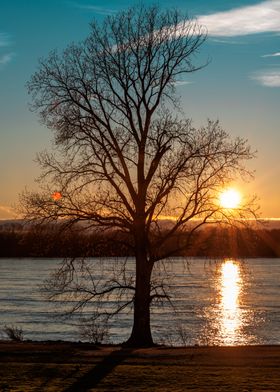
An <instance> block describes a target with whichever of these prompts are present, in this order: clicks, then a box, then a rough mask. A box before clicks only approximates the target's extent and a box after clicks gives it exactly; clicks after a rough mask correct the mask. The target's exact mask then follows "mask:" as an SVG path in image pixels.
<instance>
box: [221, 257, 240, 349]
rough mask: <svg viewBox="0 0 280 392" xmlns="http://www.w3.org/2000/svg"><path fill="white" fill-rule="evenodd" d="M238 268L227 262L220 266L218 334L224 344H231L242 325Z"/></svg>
mask: <svg viewBox="0 0 280 392" xmlns="http://www.w3.org/2000/svg"><path fill="white" fill-rule="evenodd" d="M242 283H243V282H242V276H241V274H240V266H239V265H238V264H236V263H234V262H233V261H232V260H227V261H226V262H225V263H223V264H222V266H221V274H220V296H221V302H220V312H221V313H220V314H221V318H220V320H219V321H220V328H219V332H220V335H221V338H222V339H223V340H224V342H225V344H233V343H234V342H235V340H236V337H237V334H238V331H239V329H240V326H241V325H242V321H243V320H242V313H241V311H240V307H239V296H240V294H241V290H242Z"/></svg>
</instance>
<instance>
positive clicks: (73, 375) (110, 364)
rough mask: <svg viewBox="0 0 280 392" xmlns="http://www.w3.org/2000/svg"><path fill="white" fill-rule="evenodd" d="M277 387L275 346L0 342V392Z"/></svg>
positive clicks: (279, 364) (279, 355)
mask: <svg viewBox="0 0 280 392" xmlns="http://www.w3.org/2000/svg"><path fill="white" fill-rule="evenodd" d="M109 390H114V391H185V390H188V391H280V346H246V347H187V348H166V347H156V348H149V349H131V348H122V347H120V346H103V347H95V346H93V345H90V344H79V343H76V344H75V343H57V342H53V343H34V342H23V343H10V342H1V343H0V391H1V392H20V391H24V392H28V391H32V392H33V391H34V392H35V391H38V392H39V391H55V392H60V391H61V392H62V391H63V392H73V391H79V392H82V391H109Z"/></svg>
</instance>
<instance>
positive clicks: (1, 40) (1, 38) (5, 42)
mask: <svg viewBox="0 0 280 392" xmlns="http://www.w3.org/2000/svg"><path fill="white" fill-rule="evenodd" d="M9 45H10V37H9V36H8V34H6V33H0V47H3V46H9Z"/></svg>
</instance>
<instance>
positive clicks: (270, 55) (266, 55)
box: [261, 52, 280, 57]
mask: <svg viewBox="0 0 280 392" xmlns="http://www.w3.org/2000/svg"><path fill="white" fill-rule="evenodd" d="M279 56H280V52H276V53H271V54H264V55H263V56H261V57H279Z"/></svg>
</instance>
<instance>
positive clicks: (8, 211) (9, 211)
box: [0, 205, 16, 219]
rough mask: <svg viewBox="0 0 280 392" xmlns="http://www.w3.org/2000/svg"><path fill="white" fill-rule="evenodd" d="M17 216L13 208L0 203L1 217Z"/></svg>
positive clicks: (11, 217) (10, 217)
mask: <svg viewBox="0 0 280 392" xmlns="http://www.w3.org/2000/svg"><path fill="white" fill-rule="evenodd" d="M15 217H16V214H15V211H14V210H13V208H11V207H8V206H4V205H0V219H13V218H15Z"/></svg>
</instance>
